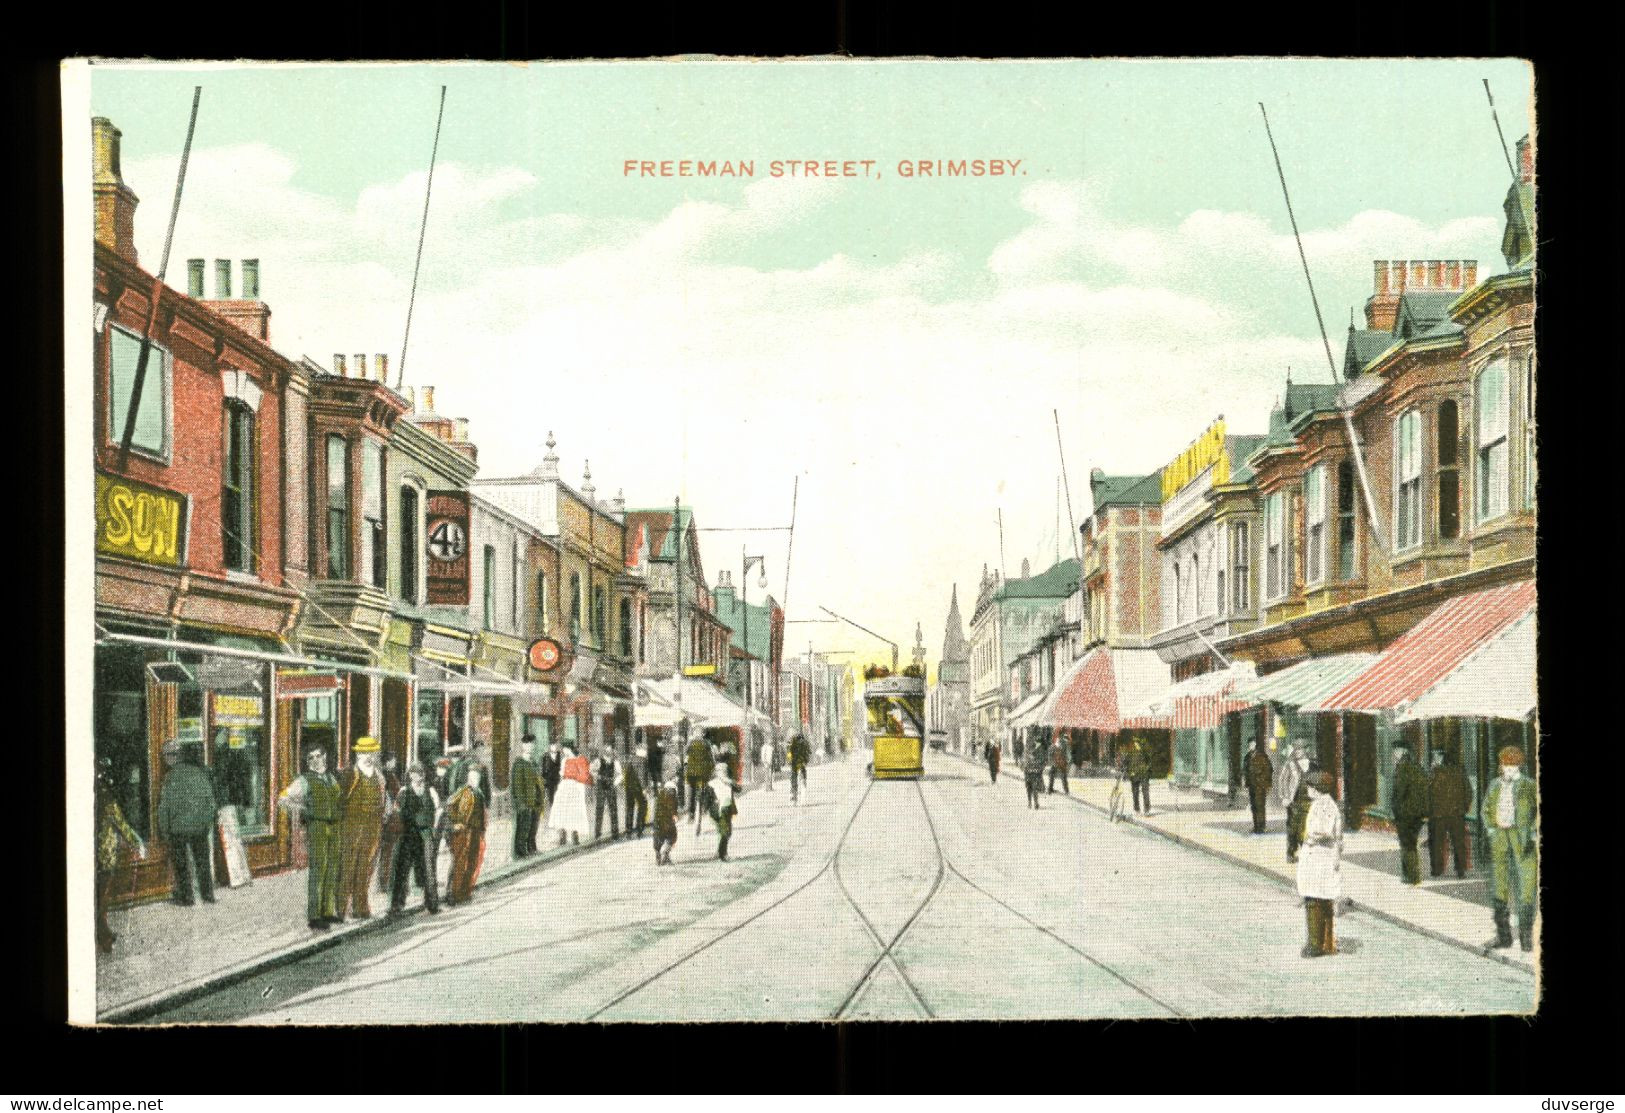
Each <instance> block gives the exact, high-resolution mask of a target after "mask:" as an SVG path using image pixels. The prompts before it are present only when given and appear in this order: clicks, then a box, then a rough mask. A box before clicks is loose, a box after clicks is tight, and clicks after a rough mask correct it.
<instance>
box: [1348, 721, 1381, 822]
mask: <svg viewBox="0 0 1625 1113" xmlns="http://www.w3.org/2000/svg"><path fill="white" fill-rule="evenodd" d="M1343 739H1344V749H1343V755H1344V761H1345V763H1346V764H1345V767H1344V770H1343V777H1344V781H1343V783H1344V784H1346V785H1348V794H1347V798H1346V799H1345V800H1344V801H1343V814H1344V816H1345V817H1346V821H1347V825H1348V829H1349V830H1351V831H1358V830H1359V829H1360V822H1361V820H1362V819H1364V818H1365V809H1366V808H1368V807H1371V806H1372V805H1373V804H1375V803H1376V802H1377V720H1376V719H1375V718H1374V717H1373V716H1370V715H1357V714H1351V715H1346V716H1344V719H1343Z"/></svg>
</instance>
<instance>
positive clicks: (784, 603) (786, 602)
mask: <svg viewBox="0 0 1625 1113" xmlns="http://www.w3.org/2000/svg"><path fill="white" fill-rule="evenodd" d="M800 494H801V476H799V475H798V476H796V477H795V484H794V486H792V487H791V488H790V543H789V545H788V546H786V548H785V550H784V598H783V599H780V600H779V608H780V609H781V610H789V608H790V558H791V557H792V556H793V555H795V551H796V499H797V497H798V496H799V495H800Z"/></svg>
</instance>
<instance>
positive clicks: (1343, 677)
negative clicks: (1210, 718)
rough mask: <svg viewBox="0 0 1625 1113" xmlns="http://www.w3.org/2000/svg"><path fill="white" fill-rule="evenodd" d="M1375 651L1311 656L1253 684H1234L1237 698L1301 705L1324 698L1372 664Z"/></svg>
mask: <svg viewBox="0 0 1625 1113" xmlns="http://www.w3.org/2000/svg"><path fill="white" fill-rule="evenodd" d="M1378 656H1380V654H1377V653H1335V654H1331V655H1328V656H1326V657H1311V658H1310V659H1309V660H1307V661H1300V662H1299V663H1297V664H1296V665H1293V666H1291V667H1290V668H1285V669H1281V670H1280V671H1278V672H1272V673H1270V674H1269V675H1268V676H1266V677H1262V678H1261V679H1259V680H1258V681H1257V682H1255V683H1253V684H1242V685H1237V687H1236V691H1235V695H1236V698H1237V699H1244V700H1250V701H1251V702H1253V703H1279V704H1282V705H1284V706H1286V707H1303V706H1304V705H1306V704H1314V703H1318V702H1319V701H1321V700H1323V699H1325V698H1326V697H1327V696H1329V695H1331V694H1332V693H1333V692H1335V691H1337V690H1338V689H1339V688H1341V687H1343V685H1345V684H1347V683H1348V682H1349V681H1351V680H1353V679H1354V678H1355V677H1357V676H1359V675H1360V674H1361V673H1363V672H1365V671H1366V669H1368V668H1370V667H1371V666H1372V664H1374V663H1375V662H1376V660H1377V658H1378Z"/></svg>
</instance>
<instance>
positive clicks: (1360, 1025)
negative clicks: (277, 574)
mask: <svg viewBox="0 0 1625 1113" xmlns="http://www.w3.org/2000/svg"><path fill="white" fill-rule="evenodd" d="M691 7H698V5H690V4H683V5H679V4H664V5H657V6H651V7H649V8H646V9H638V8H636V7H631V6H619V5H617V6H613V7H612V8H608V7H606V10H604V11H602V12H601V13H597V14H600V16H601V18H600V22H599V24H598V26H596V27H587V28H582V29H579V30H577V29H574V28H572V29H571V30H570V31H569V32H566V31H564V30H563V27H564V26H565V25H566V24H567V23H569V22H570V21H571V20H573V19H575V18H577V17H579V16H580V15H581V14H582V9H580V8H576V7H570V6H552V7H547V8H543V7H542V6H540V5H526V4H523V3H516V2H511V0H510V2H508V3H505V4H501V5H489V6H485V5H479V4H470V3H460V4H455V5H439V6H435V7H433V8H430V9H427V10H424V11H417V10H413V9H410V8H407V7H405V6H397V5H384V4H380V3H376V2H373V3H360V2H355V0H331V2H329V3H326V4H323V5H320V6H317V5H302V4H298V3H295V4H274V5H224V4H219V5H211V6H208V7H202V6H199V7H196V8H189V9H183V8H180V7H177V6H176V5H173V4H167V3H159V4H145V5H124V6H121V7H119V8H118V9H117V10H115V11H99V10H97V9H95V8H92V7H86V6H81V5H55V6H53V7H51V8H42V9H34V10H33V11H32V12H31V13H30V17H29V18H30V19H32V20H37V21H40V22H38V23H36V24H35V26H34V28H33V30H32V31H30V32H23V31H22V27H23V24H22V23H14V25H13V27H12V28H11V31H12V32H13V36H14V42H13V49H17V47H16V39H18V38H27V39H31V40H32V41H33V42H35V43H37V44H38V45H37V46H36V47H35V48H34V49H35V54H34V56H33V57H26V56H25V57H13V59H12V60H11V66H10V67H9V68H8V69H7V71H6V74H5V77H6V81H7V91H8V94H9V96H8V97H7V100H6V108H7V112H8V121H7V122H8V125H9V126H8V136H7V138H8V147H9V148H10V150H9V153H10V155H11V158H10V159H8V160H7V162H6V168H7V170H6V178H7V179H8V184H9V185H10V186H11V189H12V191H13V200H12V203H11V204H12V210H13V212H14V213H16V214H17V218H16V219H13V220H10V221H7V227H8V230H9V236H10V238H11V240H12V242H13V244H14V246H15V247H19V248H20V249H21V251H20V253H19V255H18V257H17V258H16V259H15V261H14V262H13V264H12V265H11V267H9V268H7V272H8V273H9V275H10V278H11V280H12V284H13V303H14V305H15V307H16V308H15V320H16V321H18V322H19V323H21V324H22V325H23V326H24V327H23V328H21V329H20V330H19V331H20V332H21V334H22V336H23V347H22V350H21V351H19V350H17V349H13V350H12V359H11V360H10V361H8V366H7V367H6V370H5V373H4V380H3V381H4V386H3V388H0V389H3V391H4V394H3V395H0V397H4V398H5V400H6V402H7V403H8V404H7V405H5V406H4V407H3V409H0V413H4V414H5V415H6V426H7V428H8V429H9V430H11V431H12V432H14V433H16V434H18V435H19V437H18V439H19V440H20V441H22V443H21V444H18V446H17V448H16V449H15V450H14V457H13V459H14V461H15V465H16V466H15V468H14V471H13V475H14V479H13V480H12V485H13V490H14V492H15V493H16V494H20V495H21V496H22V500H21V501H22V506H21V509H22V511H23V513H22V514H21V515H18V513H17V502H16V500H15V499H14V500H10V501H11V504H12V507H13V510H12V522H13V523H14V525H16V526H17V527H19V528H18V529H17V532H16V533H15V534H14V535H13V536H12V538H11V543H10V544H8V545H6V546H5V550H6V551H7V552H8V553H9V554H11V555H12V556H14V557H22V558H24V559H23V560H20V561H16V562H15V563H13V564H12V567H13V568H17V569H18V571H21V569H22V567H27V568H28V570H29V571H30V572H32V574H33V576H34V577H35V582H32V583H25V582H22V579H21V577H20V576H18V574H17V572H13V573H12V575H13V576H14V577H16V579H17V581H18V582H17V589H16V590H15V592H14V593H13V596H12V598H13V600H14V602H13V604H12V613H13V615H15V617H13V618H12V619H11V621H9V622H8V623H7V627H8V636H7V637H6V639H5V644H7V645H8V646H9V647H10V652H9V654H8V655H9V656H10V659H11V667H10V669H9V670H8V671H9V673H10V676H11V677H12V678H13V679H14V680H15V681H19V682H20V686H19V687H18V688H17V689H15V690H14V691H13V692H12V694H11V698H10V699H9V700H8V701H7V707H8V709H9V710H11V711H12V712H13V713H14V714H16V713H20V714H16V718H15V719H14V722H13V724H12V728H13V730H14V731H15V733H14V735H13V737H11V738H10V739H9V743H10V745H9V750H10V753H9V754H8V755H7V756H8V758H9V760H8V761H7V768H8V771H9V773H10V776H8V777H7V778H6V780H5V784H6V786H7V789H8V790H9V791H7V793H6V795H5V797H4V799H5V800H6V802H7V804H8V805H9V806H8V807H7V808H6V811H7V812H8V813H10V814H9V815H8V816H7V818H8V819H9V820H10V822H9V823H7V824H6V829H8V830H9V831H11V832H13V833H14V836H13V838H11V839H8V840H7V841H6V846H5V849H6V852H7V860H8V861H9V862H10V863H12V864H13V868H12V869H11V870H10V871H9V876H8V877H7V879H6V880H7V889H8V892H7V893H6V897H7V900H8V903H9V906H10V911H9V915H8V916H7V918H8V920H9V921H10V926H11V929H12V931H11V936H12V952H13V953H12V954H11V955H10V958H11V963H10V967H11V970H10V977H9V979H8V982H9V983H10V984H9V986H8V989H9V990H10V992H9V993H8V994H7V997H8V1005H9V1008H8V1009H7V1010H6V1013H5V1016H6V1018H7V1020H8V1022H9V1023H10V1025H11V1026H12V1028H13V1039H12V1041H11V1042H10V1046H9V1047H8V1055H7V1058H8V1060H9V1062H8V1063H7V1065H6V1066H5V1068H4V1073H3V1075H0V1077H3V1079H4V1081H3V1082H0V1092H7V1091H9V1092H10V1093H11V1094H13V1095H17V1096H26V1095H37V1096H49V1095H66V1094H73V1093H82V1092H84V1091H81V1090H79V1087H81V1086H87V1085H90V1084H91V1080H92V1079H94V1088H95V1089H96V1090H97V1091H99V1092H114V1093H119V1094H125V1095H129V1096H142V1095H150V1094H155V1093H165V1092H168V1093H198V1092H205V1093H207V1092H216V1093H233V1092H240V1091H247V1092H286V1091H289V1090H292V1091H294V1092H304V1093H312V1092H315V1093H322V1092H351V1091H362V1092H372V1093H392V1092H399V1091H406V1092H419V1093H433V1092H442V1091H445V1090H448V1089H452V1090H455V1091H457V1092H461V1093H467V1092H473V1091H477V1090H482V1089H489V1090H493V1091H498V1090H500V1091H514V1092H524V1091H540V1092H542V1093H555V1094H556V1093H563V1092H571V1091H574V1090H580V1089H610V1088H616V1089H620V1090H628V1091H647V1092H653V1093H680V1094H689V1095H702V1096H706V1095H715V1096H716V1098H717V1099H719V1104H721V1105H722V1106H724V1107H726V1106H728V1105H731V1104H733V1103H732V1101H731V1100H730V1099H728V1098H727V1097H726V1096H725V1095H727V1094H729V1093H734V1092H740V1091H743V1092H764V1091H765V1092H778V1091H789V1092H802V1091H825V1090H838V1091H857V1092H873V1091H889V1090H902V1091H918V1092H931V1091H988V1090H992V1091H1046V1090H1066V1091H1076V1090H1080V1089H1081V1090H1087V1091H1092V1092H1098V1093H1124V1094H1130V1095H1133V1094H1157V1093H1179V1092H1195V1093H1203V1092H1224V1091H1239V1092H1243V1093H1247V1092H1264V1093H1276V1092H1279V1093H1292V1094H1305V1095H1313V1094H1317V1093H1325V1092H1334V1093H1336V1092H1381V1093H1407V1092H1419V1093H1428V1092H1436V1091H1443V1092H1452V1093H1474V1092H1527V1093H1536V1094H1551V1095H1567V1096H1594V1095H1596V1094H1597V1093H1608V1092H1613V1093H1618V1092H1619V1091H1620V1090H1621V1089H1622V1088H1625V1087H1622V1085H1621V1073H1622V1072H1621V1069H1620V1065H1619V1059H1620V1053H1619V1048H1618V1046H1617V1042H1618V1032H1619V1020H1618V1017H1619V1014H1620V1008H1621V992H1622V986H1621V979H1620V970H1621V951H1622V949H1625V919H1622V917H1621V898H1620V890H1621V870H1620V857H1621V854H1622V852H1625V837H1622V831H1625V814H1622V813H1625V791H1622V781H1625V777H1622V773H1625V726H1622V720H1625V716H1622V712H1621V707H1620V705H1619V702H1618V697H1619V695H1620V691H1621V688H1622V687H1625V685H1622V678H1621V676H1620V669H1619V665H1620V660H1621V652H1620V645H1621V641H1622V633H1625V631H1622V626H1621V613H1620V612H1621V608H1620V604H1619V598H1620V592H1621V589H1622V574H1621V570H1622V568H1625V547H1622V545H1621V541H1622V532H1625V531H1622V528H1621V522H1622V521H1625V507H1622V506H1621V504H1620V495H1619V492H1620V491H1621V490H1622V488H1625V484H1622V482H1621V480H1622V472H1625V466H1622V460H1621V453H1620V451H1619V447H1618V446H1619V443H1620V439H1621V424H1622V417H1625V414H1622V408H1621V401H1622V393H1625V391H1622V388H1621V378H1622V376H1625V370H1622V359H1621V351H1620V347H1621V344H1620V336H1621V329H1620V323H1619V318H1620V306H1621V300H1622V294H1625V290H1622V282H1621V278H1620V273H1621V267H1622V266H1625V255H1622V252H1621V246H1622V245H1621V237H1620V211H1621V197H1620V192H1621V191H1620V181H1621V176H1620V172H1621V165H1620V163H1621V157H1620V149H1621V144H1620V141H1619V138H1618V135H1619V130H1620V110H1621V107H1622V106H1621V97H1620V93H1619V89H1618V85H1617V83H1616V81H1615V80H1614V74H1615V73H1616V72H1617V67H1618V63H1617V59H1616V58H1614V57H1608V56H1605V55H1602V54H1600V53H1598V54H1591V53H1588V51H1589V49H1590V48H1591V44H1595V47H1596V49H1597V50H1599V51H1600V50H1602V49H1604V48H1610V49H1611V48H1614V47H1617V44H1618V42H1620V41H1621V38H1622V36H1621V30H1622V28H1621V25H1620V24H1621V17H1620V15H1619V14H1618V11H1617V9H1616V10H1613V11H1612V13H1611V14H1603V13H1604V12H1605V11H1608V10H1609V9H1608V8H1606V7H1604V8H1599V9H1598V10H1597V11H1596V12H1595V13H1593V14H1592V15H1590V16H1588V17H1586V20H1585V22H1579V21H1577V20H1575V19H1572V18H1569V17H1567V16H1565V15H1564V13H1563V12H1562V11H1561V10H1560V9H1557V8H1556V7H1552V6H1544V5H1523V4H1507V3H1496V2H1489V3H1472V4H1469V3H1444V4H1435V5H1431V6H1428V7H1427V8H1425V9H1424V8H1421V7H1419V6H1413V5H1397V6H1396V5H1392V4H1384V5H1375V4H1366V5H1361V4H1353V5H1338V6H1331V7H1327V8H1325V9H1317V10H1315V11H1309V10H1306V9H1305V8H1302V7H1294V8H1292V9H1286V10H1282V11H1279V12H1271V11H1269V10H1268V9H1262V10H1243V9H1242V8H1239V7H1235V6H1230V5H1218V6H1210V7H1207V8H1204V9H1201V14H1198V15H1193V14H1192V13H1190V12H1187V11H1183V10H1181V9H1178V8H1173V7H1170V6H1168V5H1143V6H1142V5H1133V6H1129V7H1128V8H1127V9H1126V10H1114V9H1109V8H1104V7H1093V8H1089V7H1082V8H1078V9H1077V10H1076V11H1075V12H1074V15H1075V16H1078V17H1081V18H1080V19H1079V23H1080V26H1078V27H1077V28H1069V27H1068V26H1067V24H1066V20H1065V19H1063V17H1062V15H1061V14H1060V11H1059V9H1056V8H1051V9H1046V10H1044V11H1039V10H1037V9H1030V10H1029V9H1025V8H1023V7H1022V6H1021V5H1016V4H1010V3H1002V2H1001V3H998V4H984V5H982V6H979V7H972V8H969V9H965V10H960V11H957V12H954V11H950V10H948V9H945V8H940V7H939V8H937V9H935V10H934V11H933V12H932V13H931V14H930V15H929V16H928V15H925V14H922V13H920V12H916V11H913V10H907V9H905V8H904V7H902V6H900V5H894V4H874V5H858V4H841V5H835V6H833V7H832V6H822V7H810V8H807V9H806V10H805V11H804V12H803V13H801V14H791V13H785V12H774V13H773V14H772V15H769V14H767V13H768V10H769V6H767V5H762V6H760V7H758V8H756V9H754V10H753V11H751V12H748V13H745V14H743V15H740V14H733V13H730V14H726V15H723V14H714V13H707V14H705V15H697V14H696V13H695V12H693V11H690V10H689V9H690V8H691ZM773 7H778V5H774V6H773ZM14 14H15V15H16V16H18V17H20V15H21V13H14ZM1133 19H1138V20H1140V21H1141V25H1140V26H1137V27H1136V26H1131V25H1130V24H1129V21H1130V20H1133ZM41 32H43V33H41ZM678 53H710V54H758V55H768V56H778V55H785V54H800V55H806V54H836V53H849V54H855V55H859V56H864V55H896V54H915V55H920V54H935V55H940V56H947V57H965V56H984V57H993V56H1000V55H1004V56H1018V57H1019V56H1028V57H1035V56H1052V55H1054V56H1066V55H1073V56H1087V55H1096V56H1099V55H1112V54H1123V55H1158V54H1160V55H1194V54H1215V53H1218V54H1247V55H1274V54H1286V53H1293V54H1327V55H1330V54H1352V55H1373V56H1375V55H1381V56H1394V55H1440V56H1470V55H1484V56H1489V55H1493V56H1507V55H1512V56H1519V57H1526V58H1531V59H1533V60H1534V61H1535V63H1536V66H1537V101H1538V109H1537V111H1538V119H1539V135H1538V140H1539V142H1538V145H1537V149H1538V156H1539V169H1538V172H1539V175H1540V184H1541V201H1540V211H1539V223H1540V266H1541V270H1540V274H1539V287H1538V298H1539V321H1538V329H1539V346H1540V353H1541V355H1540V360H1541V379H1540V387H1541V389H1540V396H1539V401H1538V405H1539V414H1538V416H1539V428H1540V448H1539V451H1540V453H1541V490H1540V500H1541V538H1540V549H1539V557H1538V559H1539V563H1540V576H1539V578H1540V590H1541V603H1540V622H1541V630H1540V654H1541V662H1542V671H1541V722H1542V728H1543V742H1542V745H1543V749H1542V751H1541V779H1542V825H1543V840H1544V841H1543V853H1542V858H1541V873H1542V882H1543V887H1544V890H1545V892H1544V895H1543V898H1542V909H1543V924H1544V945H1543V952H1544V953H1543V962H1544V983H1543V986H1544V989H1543V998H1542V1001H1541V1006H1540V1011H1539V1014H1538V1015H1537V1016H1536V1017H1534V1018H1532V1019H1521V1018H1468V1019H1400V1020H1383V1019H1371V1020H1333V1021H1196V1022H1167V1021H1140V1022H1118V1023H1107V1022H1077V1023H1042V1024H1025V1023H1023V1024H997V1025H995V1024H945V1023H938V1024H929V1025H927V1024H914V1025H907V1024H905V1025H839V1026H835V1025H830V1026H795V1025H751V1026H742V1025H726V1026H717V1025H704V1026H700V1025H691V1026H682V1027H659V1028H656V1027H653V1026H649V1027H643V1026H638V1027H595V1026H555V1027H548V1026H532V1027H520V1026H512V1027H440V1028H416V1029H411V1028H401V1029H376V1028H369V1029H361V1028H351V1029H344V1030H342V1031H339V1030H336V1029H328V1030H293V1031H285V1030H275V1029H244V1030H232V1029H191V1030H187V1031H185V1032H184V1033H183V1032H179V1031H162V1030H115V1031H107V1030H101V1031H92V1030H76V1029H72V1028H69V1027H67V1026H66V1023H65V1017H66V978H67V974H66V970H67V959H66V946H65V941H66V931H65V927H64V917H65V910H66V897H65V887H64V879H63V851H62V848H63V844H64V816H63V808H62V788H61V786H62V785H63V783H64V776H65V773H64V765H63V758H62V755H63V745H64V742H63V731H62V720H61V715H60V711H59V709H60V708H61V706H62V692H63V685H62V669H61V665H60V660H61V657H60V649H61V644H62V641H61V639H62V609H61V601H60V599H61V593H60V586H61V582H62V576H61V563H60V560H61V553H62V544H63V541H64V533H63V526H62V520H61V503H60V499H59V496H58V493H57V492H59V491H60V490H61V472H60V462H61V459H62V435H61V428H62V409H61V404H62V403H61V399H62V392H61V387H62V383H61V381H60V378H59V372H58V370H57V369H58V368H60V367H61V366H62V348H61V327H60V322H61V320H62V305H61V293H60V291H61V285H62V272H61V253H62V247H61V179H60V173H59V171H60V165H61V162H60V159H61V148H60V144H61V134H60V104H59V98H58V91H57V82H58V71H57V65H56V59H58V58H60V57H69V56H79V55H85V54H99V55H105V56H117V57H133V56H143V55H146V56H153V57H161V58H183V57H215V58H230V57H248V58H279V57H280V58H313V57H315V58H428V57H436V58H454V57H474V58H491V59H507V58H563V57H627V56H661V55H670V54H678ZM1487 116H1488V113H1487V111H1486V119H1485V121H1484V139H1485V142H1486V143H1489V142H1491V141H1492V140H1491V125H1490V122H1489V120H1488V118H1487ZM1431 124H1432V122H1431V121H1429V120H1427V119H1425V118H1419V119H1417V120H1416V121H1415V124H1414V126H1416V127H1418V128H1426V127H1429V126H1431ZM1514 137H1515V136H1514ZM36 476H37V479H36V478H35V477H36ZM83 633H84V634H86V635H88V631H84V632H83ZM25 723H26V725H25ZM1155 899H1157V898H1156V895H1155V893H1154V892H1153V891H1151V889H1150V886H1149V885H1148V891H1147V900H1148V902H1149V901H1153V900H1155ZM1490 927H1491V925H1490V924H1489V923H1488V917H1486V923H1485V929H1486V937H1487V936H1488V935H1489V934H1490ZM1205 958H1206V959H1207V960H1208V961H1222V958H1221V957H1220V956H1213V955H1208V956H1205ZM807 961H808V962H809V963H812V962H816V961H817V958H816V956H815V955H808V956H807ZM1373 977H1374V978H1376V979H1391V980H1393V981H1394V982H1396V983H1397V982H1398V981H1401V980H1403V979H1404V977H1405V971H1404V970H1402V969H1382V970H1374V971H1373ZM1370 1001H1371V1007H1372V1008H1373V1009H1377V1010H1380V1009H1381V1007H1382V1006H1381V1001H1382V997H1381V991H1380V981H1379V988H1377V989H1376V990H1375V991H1374V992H1373V994H1372V996H1371V998H1370ZM1317 1003H1318V1002H1317V1001H1316V999H1315V998H1313V997H1312V996H1306V997H1305V999H1304V1001H1303V1006H1304V1008H1305V1010H1306V1011H1312V1010H1314V1008H1315V1007H1316V1005H1317ZM1610 1033H1612V1035H1610ZM31 1045H32V1046H31ZM645 1064H647V1065H648V1069H649V1073H644V1070H645ZM656 1067H658V1068H659V1071H658V1073H655V1072H654V1068H656ZM1531 1108H1532V1109H1533V1108H1538V1104H1537V1103H1531Z"/></svg>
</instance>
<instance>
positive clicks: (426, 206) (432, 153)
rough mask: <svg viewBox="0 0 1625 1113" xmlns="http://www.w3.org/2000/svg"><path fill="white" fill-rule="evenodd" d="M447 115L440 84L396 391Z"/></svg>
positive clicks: (403, 375)
mask: <svg viewBox="0 0 1625 1113" xmlns="http://www.w3.org/2000/svg"><path fill="white" fill-rule="evenodd" d="M445 117H446V87H445V86H444V85H442V86H440V111H439V113H438V114H437V115H436V116H435V118H434V146H433V147H432V148H431V149H430V151H429V181H428V184H427V185H425V186H424V187H423V223H422V225H420V226H419V228H418V255H417V261H416V262H414V263H413V264H412V292H411V294H410V295H409V296H408V297H407V300H406V333H405V335H403V336H402V337H401V366H400V370H399V371H397V372H396V373H395V392H396V393H397V394H399V393H400V390H401V384H403V383H404V382H406V345H407V342H408V341H410V340H411V339H412V307H413V306H414V305H416V304H417V300H418V271H419V270H420V269H422V267H423V239H424V236H426V235H427V234H428V231H429V197H430V195H431V194H432V193H433V192H434V164H435V160H436V158H437V157H438V156H439V154H440V122H441V121H442V120H444V119H445Z"/></svg>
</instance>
